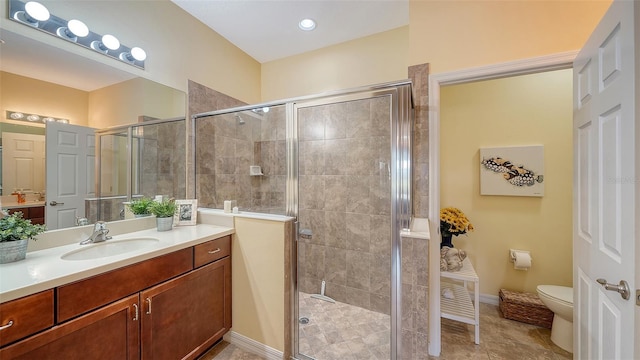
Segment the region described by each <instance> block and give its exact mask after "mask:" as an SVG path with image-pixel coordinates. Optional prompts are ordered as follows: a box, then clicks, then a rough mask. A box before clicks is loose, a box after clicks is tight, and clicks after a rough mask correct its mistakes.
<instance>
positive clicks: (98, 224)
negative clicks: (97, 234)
mask: <svg viewBox="0 0 640 360" xmlns="http://www.w3.org/2000/svg"><path fill="white" fill-rule="evenodd" d="M106 228H107V223H106V222H104V221H96V223H95V224H93V231H99V230H105V229H106Z"/></svg>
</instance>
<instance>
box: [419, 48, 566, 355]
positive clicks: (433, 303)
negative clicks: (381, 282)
mask: <svg viewBox="0 0 640 360" xmlns="http://www.w3.org/2000/svg"><path fill="white" fill-rule="evenodd" d="M576 55H578V50H574V51H567V52H562V53H556V54H550V55H545V56H540V57H534V58H528V59H522V60H516V61H511V62H504V63H499V64H493V65H487V66H480V67H474V68H468V69H462V70H456V71H451V72H443V73H437V74H431V75H430V76H429V174H434V175H435V174H438V176H432V177H430V178H429V182H430V184H431V186H429V227H430V229H429V230H430V233H431V239H430V241H429V289H440V230H439V228H440V226H439V223H440V177H439V174H440V87H441V86H445V85H454V84H464V83H470V82H474V81H481V80H491V79H499V78H504V77H511V76H518V75H527V74H534V73H540V72H547V71H554V70H563V69H571V68H572V67H573V60H574V59H575V57H576ZM440 350H441V330H440V291H429V355H432V356H439V355H440Z"/></svg>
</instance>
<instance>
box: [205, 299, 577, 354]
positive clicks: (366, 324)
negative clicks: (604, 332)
mask: <svg viewBox="0 0 640 360" xmlns="http://www.w3.org/2000/svg"><path fill="white" fill-rule="evenodd" d="M302 300H304V302H305V304H304V305H303V304H302V301H301V305H300V307H301V314H302V309H304V306H310V307H311V308H313V309H314V310H313V311H314V312H313V313H315V311H317V313H318V314H319V315H317V316H321V315H322V314H323V313H324V312H323V311H322V310H318V309H316V308H321V307H322V305H320V306H315V305H314V304H313V302H311V305H307V304H306V303H307V302H309V300H314V301H315V300H317V299H310V298H309V296H308V295H307V296H306V297H305V296H302ZM318 301H321V300H318ZM327 304H330V303H327ZM331 305H337V307H340V308H341V310H340V312H339V313H340V314H342V315H340V316H339V317H338V318H337V319H335V318H331V317H330V316H329V315H328V314H324V315H322V316H327V317H329V319H332V320H333V321H336V324H345V323H350V321H351V320H350V319H352V317H351V316H352V315H353V316H354V319H357V320H354V321H355V322H354V326H352V328H351V329H348V328H347V329H346V330H344V331H345V332H344V333H340V334H338V333H334V332H333V331H331V330H328V329H329V327H323V326H320V325H318V324H315V325H314V324H313V323H312V322H310V323H309V324H308V325H305V326H304V327H302V326H301V329H302V332H304V335H305V336H307V333H308V334H309V335H311V337H310V339H311V340H306V341H308V346H309V347H308V348H307V351H308V352H306V353H307V354H310V355H314V356H316V358H317V359H318V360H343V359H355V360H373V359H388V358H389V355H388V354H389V335H388V331H389V330H388V329H386V330H385V329H382V328H380V327H377V326H382V325H372V324H378V323H377V321H379V322H380V323H383V322H385V321H386V323H385V326H388V316H387V318H386V319H384V318H383V316H386V315H383V314H378V313H375V314H378V315H379V316H375V315H374V316H373V318H374V320H372V321H364V320H363V319H365V318H366V313H364V312H366V311H368V310H364V309H360V308H355V309H349V308H348V307H349V305H346V306H344V305H345V304H340V303H337V304H331ZM363 311H364V312H363ZM334 313H338V312H337V311H335V312H334ZM309 314H312V312H311V311H310V312H309ZM311 316H312V318H313V315H311ZM318 318H321V317H318ZM318 318H317V319H318ZM310 320H311V319H310ZM316 321H317V320H316ZM338 321H339V322H338ZM330 322H331V321H330ZM357 323H359V324H357ZM356 324H357V325H356ZM313 326H316V328H313ZM338 329H339V327H338V325H336V331H337V330H338ZM367 329H368V330H369V333H365V330H367ZM327 334H328V335H327ZM345 334H346V335H345ZM350 334H351V335H350ZM356 334H358V335H359V336H356ZM383 334H384V337H383ZM302 335H303V334H301V339H300V348H301V349H303V343H304V341H305V340H303V339H302ZM338 336H339V337H342V341H339V340H337V339H338ZM473 336H474V335H473V326H471V325H466V324H462V323H459V322H456V321H452V320H447V319H442V353H441V354H440V357H429V359H443V360H457V359H488V360H497V359H513V360H521V359H522V360H526V359H549V360H560V359H571V358H572V355H571V354H570V353H568V352H566V351H564V350H562V349H560V348H559V347H557V346H556V345H554V344H553V343H552V342H551V339H550V336H551V331H550V330H549V329H545V328H541V327H538V326H534V325H528V324H524V323H520V322H517V321H512V320H508V319H504V318H503V317H502V316H501V315H500V311H499V310H498V307H497V306H495V305H488V304H480V345H475V344H474V343H473ZM323 337H324V339H323ZM344 338H347V339H349V338H351V339H349V340H345V339H344ZM332 340H333V343H330V342H331V341H332ZM322 343H324V344H325V345H324V348H323V347H320V346H317V347H316V345H317V344H322ZM314 344H316V345H314ZM336 344H344V345H336ZM334 345H336V346H334ZM304 346H307V345H304ZM329 349H330V350H329ZM350 354H351V355H350ZM214 359H215V360H259V359H262V358H261V357H259V356H256V355H253V354H250V353H248V352H246V351H243V350H241V349H238V348H237V347H235V346H234V345H232V344H229V343H227V342H225V341H223V342H221V343H219V344H218V345H216V346H215V347H214V348H212V349H211V350H209V352H207V353H206V354H205V355H203V356H202V357H201V358H200V360H214Z"/></svg>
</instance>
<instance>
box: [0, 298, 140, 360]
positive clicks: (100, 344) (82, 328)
mask: <svg viewBox="0 0 640 360" xmlns="http://www.w3.org/2000/svg"><path fill="white" fill-rule="evenodd" d="M137 309H138V295H137V294H136V295H132V296H129V297H127V298H125V299H122V300H120V301H117V302H115V303H113V304H110V305H108V306H105V307H103V308H100V309H99V310H96V311H94V312H91V313H88V314H86V315H84V316H81V317H79V318H77V319H74V320H71V321H68V322H66V323H63V324H61V325H58V326H54V327H53V328H51V329H49V330H46V331H44V332H41V333H39V334H37V335H34V336H31V337H29V338H27V339H25V340H22V341H19V342H17V343H15V344H12V345H9V346H7V347H5V348H2V349H0V359H3V360H5V359H7V360H8V359H25V360H26V359H39V360H42V359H51V360H59V359H65V360H76V359H78V360H80V359H82V360H85V359H92V360H102V359H104V360H112V359H122V360H133V359H139V358H140V341H139V340H140V321H139V319H140V314H139V312H138V311H137Z"/></svg>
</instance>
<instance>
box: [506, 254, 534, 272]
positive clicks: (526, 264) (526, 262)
mask: <svg viewBox="0 0 640 360" xmlns="http://www.w3.org/2000/svg"><path fill="white" fill-rule="evenodd" d="M509 258H510V259H511V262H512V263H513V268H514V269H516V270H525V271H526V270H529V269H530V268H531V260H532V259H531V254H530V253H529V252H528V251H526V250H515V249H509Z"/></svg>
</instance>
